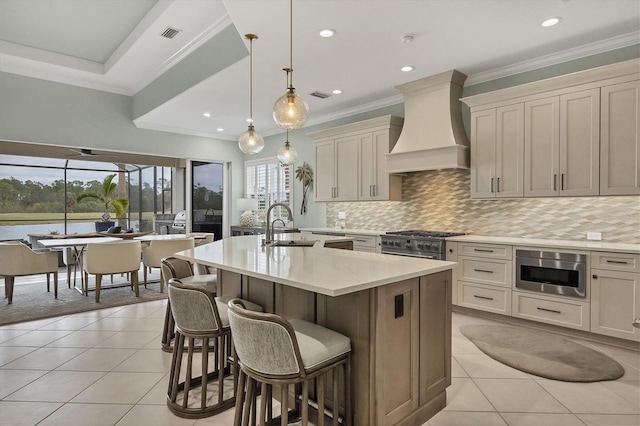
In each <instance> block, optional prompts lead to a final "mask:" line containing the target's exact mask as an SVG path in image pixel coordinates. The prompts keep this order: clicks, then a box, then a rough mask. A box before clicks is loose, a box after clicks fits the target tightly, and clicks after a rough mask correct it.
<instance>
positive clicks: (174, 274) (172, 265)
mask: <svg viewBox="0 0 640 426" xmlns="http://www.w3.org/2000/svg"><path fill="white" fill-rule="evenodd" d="M160 269H162V275H163V276H164V279H165V280H169V279H170V278H177V279H182V278H186V277H191V276H193V266H192V265H191V262H189V261H188V260H184V259H178V258H177V257H173V256H170V257H165V258H164V259H162V261H161V262H160Z"/></svg>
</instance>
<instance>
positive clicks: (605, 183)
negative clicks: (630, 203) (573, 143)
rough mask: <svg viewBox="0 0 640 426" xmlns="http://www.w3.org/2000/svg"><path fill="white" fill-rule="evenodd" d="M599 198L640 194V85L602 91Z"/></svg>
mask: <svg viewBox="0 0 640 426" xmlns="http://www.w3.org/2000/svg"><path fill="white" fill-rule="evenodd" d="M600 97H601V106H602V114H601V117H602V121H601V128H600V168H601V170H600V195H623V194H628V195H638V194H640V144H639V143H638V140H639V138H638V135H639V134H640V82H639V81H638V80H636V81H629V82H626V83H620V84H614V85H611V86H605V87H603V88H602V89H601V93H600Z"/></svg>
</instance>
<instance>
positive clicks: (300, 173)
mask: <svg viewBox="0 0 640 426" xmlns="http://www.w3.org/2000/svg"><path fill="white" fill-rule="evenodd" d="M296 179H298V180H299V181H300V182H302V188H303V192H302V206H300V214H304V213H306V212H307V197H308V196H309V189H310V188H311V185H312V184H313V170H311V166H310V165H309V164H307V162H306V161H305V162H304V163H303V164H302V166H299V167H298V168H297V169H296Z"/></svg>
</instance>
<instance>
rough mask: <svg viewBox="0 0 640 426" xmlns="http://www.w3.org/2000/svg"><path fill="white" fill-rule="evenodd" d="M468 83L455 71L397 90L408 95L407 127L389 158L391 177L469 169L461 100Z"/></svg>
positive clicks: (467, 145) (405, 96) (405, 125)
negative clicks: (464, 86)
mask: <svg viewBox="0 0 640 426" xmlns="http://www.w3.org/2000/svg"><path fill="white" fill-rule="evenodd" d="M466 79H467V76H466V75H464V74H462V73H461V72H459V71H457V70H451V71H447V72H443V73H441V74H436V75H433V76H431V77H425V78H422V79H420V80H416V81H412V82H410V83H405V84H401V85H399V86H396V89H398V90H400V91H401V92H402V94H403V95H404V126H403V127H402V133H401V134H400V138H399V139H398V142H397V143H396V145H395V146H394V148H393V149H392V150H391V152H390V153H389V154H387V172H388V173H405V172H417V171H423V170H438V169H452V168H454V169H468V168H469V140H468V139H467V135H466V133H465V131H464V126H463V124H462V114H461V102H460V100H459V99H460V98H461V97H462V87H463V85H464V81H465V80H466Z"/></svg>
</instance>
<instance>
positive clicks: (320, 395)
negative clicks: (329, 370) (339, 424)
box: [316, 374, 324, 426]
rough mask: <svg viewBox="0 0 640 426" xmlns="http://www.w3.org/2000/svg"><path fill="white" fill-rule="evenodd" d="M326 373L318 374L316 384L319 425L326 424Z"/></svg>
mask: <svg viewBox="0 0 640 426" xmlns="http://www.w3.org/2000/svg"><path fill="white" fill-rule="evenodd" d="M323 376H324V374H323V375H321V376H318V378H317V380H316V384H317V387H318V426H324V377H323Z"/></svg>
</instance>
